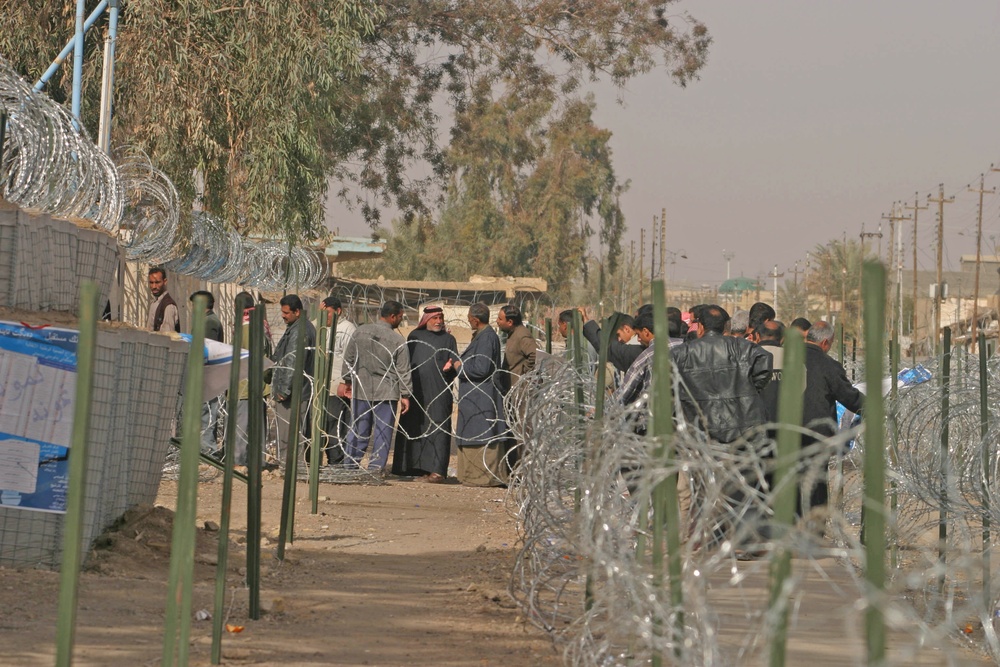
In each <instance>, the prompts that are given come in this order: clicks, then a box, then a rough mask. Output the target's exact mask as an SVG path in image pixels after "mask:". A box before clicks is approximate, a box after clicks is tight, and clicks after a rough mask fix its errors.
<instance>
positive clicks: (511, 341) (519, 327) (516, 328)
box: [497, 305, 538, 391]
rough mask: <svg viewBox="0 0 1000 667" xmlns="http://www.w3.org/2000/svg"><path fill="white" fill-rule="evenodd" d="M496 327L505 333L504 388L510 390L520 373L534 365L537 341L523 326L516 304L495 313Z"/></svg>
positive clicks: (522, 373)
mask: <svg viewBox="0 0 1000 667" xmlns="http://www.w3.org/2000/svg"><path fill="white" fill-rule="evenodd" d="M497 328H499V329H500V330H501V331H503V332H504V333H506V334H507V345H506V347H505V348H504V360H503V371H504V374H505V375H506V376H507V378H506V379H507V381H506V382H505V390H508V391H509V390H510V388H511V387H513V386H514V385H515V384H517V381H518V380H519V379H520V378H521V376H522V375H524V374H525V373H527V372H528V371H530V370H531V369H533V368H534V367H535V352H537V350H538V343H537V342H536V341H535V338H534V337H533V336H532V335H531V332H530V331H528V327H526V326H524V320H523V317H522V316H521V311H520V309H519V308H518V307H517V306H509V305H508V306H504V307H502V308H501V309H500V312H499V313H497Z"/></svg>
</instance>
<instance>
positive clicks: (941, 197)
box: [927, 183, 955, 355]
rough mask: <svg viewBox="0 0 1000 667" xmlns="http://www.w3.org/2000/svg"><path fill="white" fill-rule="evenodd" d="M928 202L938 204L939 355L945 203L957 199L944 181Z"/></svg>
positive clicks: (936, 327) (936, 304)
mask: <svg viewBox="0 0 1000 667" xmlns="http://www.w3.org/2000/svg"><path fill="white" fill-rule="evenodd" d="M927 201H928V202H934V203H935V204H937V205H938V235H937V290H936V291H935V298H934V354H935V355H937V353H938V350H939V348H940V346H941V342H940V337H941V296H942V287H941V271H942V264H943V262H944V205H945V204H951V203H952V202H954V201H955V198H954V197H949V198H947V199H945V196H944V183H940V184H939V185H938V196H937V199H933V198H932V197H931V196H930V195H927Z"/></svg>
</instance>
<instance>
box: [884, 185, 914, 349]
mask: <svg viewBox="0 0 1000 667" xmlns="http://www.w3.org/2000/svg"><path fill="white" fill-rule="evenodd" d="M882 219H883V220H888V221H889V240H890V244H889V265H888V269H889V276H890V279H889V285H888V287H889V289H890V290H891V291H890V293H889V295H890V296H891V297H892V298H895V299H896V309H895V313H894V314H897V315H898V316H897V318H896V324H897V325H898V330H897V334H898V337H897V342H899V337H902V331H903V329H902V327H903V291H902V287H901V283H902V281H903V273H902V272H903V260H902V248H901V247H899V244H900V241H899V239H897V237H896V222H897V221H901V220H911V219H912V218H911V217H910V216H908V215H902V205H901V204H900V203H899V202H893V203H892V209H891V210H890V212H889V215H887V216H886V215H883V216H882ZM894 262H895V266H894V265H893V263H894ZM893 280H895V281H896V289H895V290H893V289H892V281H893ZM891 302H892V299H889V300H887V303H891ZM890 310H892V309H890ZM894 328H897V327H890V329H889V330H890V331H892V329H894Z"/></svg>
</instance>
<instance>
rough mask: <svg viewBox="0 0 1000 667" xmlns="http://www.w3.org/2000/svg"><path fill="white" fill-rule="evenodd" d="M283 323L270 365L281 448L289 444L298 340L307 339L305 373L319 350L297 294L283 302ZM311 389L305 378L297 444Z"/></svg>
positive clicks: (272, 395)
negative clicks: (314, 353)
mask: <svg viewBox="0 0 1000 667" xmlns="http://www.w3.org/2000/svg"><path fill="white" fill-rule="evenodd" d="M279 303H280V305H281V319H282V320H284V322H285V325H286V327H287V328H286V329H285V333H284V334H282V336H281V340H279V341H278V345H277V347H275V348H274V354H273V355H272V356H271V361H273V362H274V369H273V371H272V376H271V398H273V399H274V411H275V414H276V415H277V418H278V419H277V421H278V446H279V447H281V446H283V445H285V444H287V443H288V438H289V431H290V430H291V425H290V424H289V421H290V420H291V418H292V380H293V378H294V375H295V351H296V349H297V347H298V340H299V336H305V344H306V345H305V350H306V358H305V365H304V366H303V369H304V372H305V373H309V372H311V371H312V368H313V352H314V350H315V347H316V328H315V327H314V326H313V325H312V322H310V321H309V320H308V318H305V317H302V300H301V299H300V298H299V296H298V295H297V294H288V295H286V296H284V297H282V298H281V301H280V302H279ZM311 389H312V387H311V385H310V384H309V381H308V378H303V382H302V403H301V405H300V409H299V423H298V424H296V425H295V432H296V433H298V434H299V436H300V437H299V438H296V443H298V442H299V441H300V439H301V435H302V423H303V422H304V421H305V417H306V406H308V405H309V396H310V391H311ZM291 449H292V451H291V452H289V453H286V456H288V454H291V455H292V456H297V455H298V447H297V446H296V445H294V444H293V445H292V448H291Z"/></svg>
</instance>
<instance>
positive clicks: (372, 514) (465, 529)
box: [0, 473, 562, 666]
mask: <svg viewBox="0 0 1000 667" xmlns="http://www.w3.org/2000/svg"><path fill="white" fill-rule="evenodd" d="M265 477H266V479H265V482H264V510H263V534H264V535H265V540H264V547H263V549H262V563H263V577H262V584H261V588H262V593H261V601H262V607H263V608H264V609H265V610H267V611H266V612H265V613H264V615H263V616H262V618H261V619H260V620H257V621H253V620H249V619H248V617H247V613H248V607H247V600H248V593H247V590H246V588H245V586H244V577H245V572H246V569H245V565H246V560H245V559H246V552H245V548H244V544H245V518H244V519H241V518H240V516H239V515H240V514H243V515H244V517H245V507H246V493H245V487H242V485H239V484H237V485H236V487H237V488H236V491H235V492H234V500H233V508H234V517H233V523H234V525H233V529H232V531H231V534H230V541H231V545H232V546H231V548H230V559H229V567H228V573H229V574H228V580H229V600H228V603H227V609H228V612H227V615H226V622H227V623H229V624H233V625H242V626H244V629H243V631H242V632H240V633H239V634H228V633H227V635H226V636H225V637H224V639H223V662H224V663H225V664H255V665H277V664H281V665H542V666H547V665H552V666H555V665H561V664H562V662H561V659H560V657H559V655H558V654H557V653H556V651H555V650H554V649H553V647H552V644H551V642H550V641H549V639H548V638H547V637H546V636H545V635H544V634H543V633H542V632H540V631H539V630H537V629H536V628H534V627H533V626H531V625H529V624H526V623H524V622H523V621H522V619H521V618H520V616H519V614H518V611H517V609H516V608H515V606H514V604H513V602H512V601H511V600H510V598H509V596H508V595H507V593H506V590H507V582H508V580H509V576H510V567H511V563H512V558H513V555H514V553H515V542H516V534H515V527H514V522H513V520H512V519H511V517H510V516H509V514H508V512H507V511H506V509H505V506H504V503H503V496H504V493H505V492H504V491H503V490H502V489H475V488H467V487H462V486H459V485H457V484H455V485H451V484H447V485H428V484H421V483H417V482H412V481H405V480H400V479H393V480H391V481H390V482H389V483H387V484H385V485H382V486H363V485H332V484H322V485H321V487H320V498H321V499H320V502H319V513H318V514H316V515H312V514H310V513H309V501H308V487H307V486H306V485H305V484H302V483H300V484H299V488H298V503H297V507H298V511H297V514H296V540H295V542H294V544H293V545H291V546H290V547H289V548H288V549H287V551H286V559H285V561H284V562H279V561H277V560H276V559H275V557H274V553H275V542H276V538H277V529H278V525H279V521H278V520H279V516H280V509H281V483H282V482H281V478H280V477H279V476H278V475H276V474H273V473H265ZM221 492H222V484H221V477H220V478H216V479H212V480H210V481H207V482H203V483H202V484H201V486H200V492H199V507H198V521H199V526H204V524H205V522H206V521H211V522H216V523H218V521H219V513H220V500H221ZM175 494H176V484H175V483H174V482H170V481H164V482H163V484H162V485H161V488H160V495H159V498H158V504H157V506H156V507H146V508H137V509H136V510H135V511H133V512H131V513H130V514H129V515H128V516H127V517H126V518H125V521H124V523H123V525H122V526H121V527H120V528H119V529H118V530H117V531H115V532H112V533H109V534H108V535H107V536H106V537H105V538H103V539H102V540H100V544H99V546H98V548H97V549H96V550H95V551H94V552H93V554H92V555H91V557H90V558H89V559H88V562H87V566H86V572H85V573H84V575H83V578H82V581H81V587H80V600H79V615H78V619H77V634H76V647H77V649H76V654H75V656H76V661H75V664H77V665H156V664H159V662H160V656H161V653H162V642H163V630H162V628H163V618H164V607H165V601H166V581H167V572H168V566H169V558H170V556H169V550H170V549H169V544H170V529H171V520H172V517H173V508H174V506H175V503H176V495H175ZM168 508H169V509H168ZM217 536H218V533H216V532H212V531H209V530H204V529H202V530H199V535H198V544H197V549H196V557H195V559H196V571H195V588H194V606H193V610H194V611H197V610H200V609H205V610H209V611H210V610H211V609H212V608H213V592H214V577H215V574H214V573H215V567H214V565H215V563H216V561H217V556H216V553H217ZM57 592H58V573H54V572H47V571H39V570H11V569H0V606H2V608H3V613H2V614H0V655H2V656H3V658H2V659H0V662H2V663H3V664H5V665H51V664H53V658H54V655H55V651H54V636H55V615H56V598H57ZM211 635H212V623H211V621H200V622H199V621H195V622H193V625H192V648H191V658H192V659H191V664H192V665H207V664H209V655H210V647H211Z"/></svg>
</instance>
